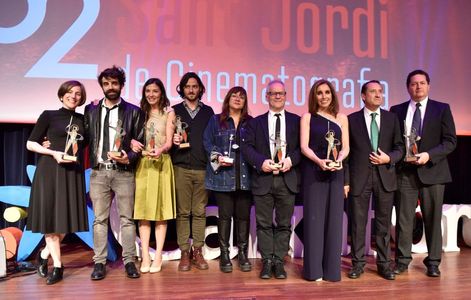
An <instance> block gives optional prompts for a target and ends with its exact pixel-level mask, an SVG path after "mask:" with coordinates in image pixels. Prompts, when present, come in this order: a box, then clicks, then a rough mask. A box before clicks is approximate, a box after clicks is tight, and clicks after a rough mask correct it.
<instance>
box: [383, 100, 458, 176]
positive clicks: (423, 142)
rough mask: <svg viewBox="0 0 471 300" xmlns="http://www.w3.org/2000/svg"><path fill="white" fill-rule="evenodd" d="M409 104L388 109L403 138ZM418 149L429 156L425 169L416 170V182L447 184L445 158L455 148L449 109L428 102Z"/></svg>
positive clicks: (446, 162)
mask: <svg viewBox="0 0 471 300" xmlns="http://www.w3.org/2000/svg"><path fill="white" fill-rule="evenodd" d="M409 102H410V101H406V102H404V103H401V104H398V105H395V106H393V107H391V111H392V112H394V113H396V114H397V116H398V118H399V123H400V127H401V134H402V135H404V120H405V119H406V115H407V109H408V107H409ZM403 139H404V136H403ZM418 146H419V152H427V153H428V154H429V155H430V160H429V161H428V162H427V163H426V164H425V165H423V166H418V167H417V175H418V177H419V179H420V181H421V182H422V183H423V184H442V183H447V182H451V174H450V168H449V167H448V160H447V159H446V156H447V155H448V154H450V153H451V152H452V151H453V150H454V149H455V148H456V130H455V122H454V121H453V116H452V114H451V110H450V105H448V104H447V103H442V102H438V101H435V100H431V99H430V98H429V99H428V102H427V107H426V109H425V115H424V120H423V125H422V136H421V139H420V142H419V143H418ZM403 165H404V164H403ZM399 170H400V168H399Z"/></svg>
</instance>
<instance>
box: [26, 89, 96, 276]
mask: <svg viewBox="0 0 471 300" xmlns="http://www.w3.org/2000/svg"><path fill="white" fill-rule="evenodd" d="M57 95H58V97H59V99H60V101H61V102H62V108H60V109H59V110H46V111H44V112H43V113H42V114H41V116H40V117H39V119H38V121H37V123H36V125H35V127H34V129H33V132H32V133H31V136H30V137H29V139H28V141H27V143H26V148H27V149H28V150H30V151H33V152H36V153H38V154H40V156H39V159H38V164H37V168H36V173H35V176H34V179H33V183H32V186H31V195H30V201H29V211H28V221H27V229H29V230H31V231H32V232H40V233H43V234H45V240H46V247H45V248H44V249H43V250H42V251H40V253H39V254H38V263H39V264H38V274H39V275H40V276H42V277H46V276H47V280H46V283H47V284H54V283H56V282H58V281H60V280H62V274H63V271H64V268H63V266H62V262H61V253H60V243H61V241H62V239H63V237H64V236H65V234H66V233H69V232H77V231H87V230H88V218H87V210H86V199H85V179H84V172H83V167H82V165H81V160H82V149H83V146H84V144H85V141H84V136H85V135H84V125H83V115H81V114H78V113H76V112H75V109H76V108H77V107H78V106H80V105H82V104H84V103H85V100H86V93H85V88H84V86H83V85H82V83H80V82H78V81H73V80H72V81H67V82H64V83H63V84H62V85H61V86H60V87H59V90H58V92H57ZM44 138H47V140H48V141H49V142H50V147H49V148H45V147H43V146H42V145H41V142H42V141H43V139H44ZM49 255H50V256H51V257H52V260H53V262H54V269H53V270H52V273H49V272H48V269H47V264H48V257H49ZM48 273H49V275H48Z"/></svg>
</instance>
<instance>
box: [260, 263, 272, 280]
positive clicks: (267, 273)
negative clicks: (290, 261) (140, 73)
mask: <svg viewBox="0 0 471 300" xmlns="http://www.w3.org/2000/svg"><path fill="white" fill-rule="evenodd" d="M272 269H273V263H272V261H271V260H265V261H264V262H263V267H262V271H260V278H262V279H270V278H271V273H272Z"/></svg>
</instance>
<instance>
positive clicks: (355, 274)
mask: <svg viewBox="0 0 471 300" xmlns="http://www.w3.org/2000/svg"><path fill="white" fill-rule="evenodd" d="M363 272H365V271H363V268H362V267H358V266H355V267H353V268H352V269H351V270H350V272H348V278H351V279H357V278H360V276H361V274H362V273H363Z"/></svg>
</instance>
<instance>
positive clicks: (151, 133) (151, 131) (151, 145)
mask: <svg viewBox="0 0 471 300" xmlns="http://www.w3.org/2000/svg"><path fill="white" fill-rule="evenodd" d="M156 135H157V130H156V129H155V125H154V122H150V124H149V125H148V126H147V128H146V141H147V144H146V148H145V149H144V150H143V151H142V155H143V156H149V153H150V152H151V151H152V150H154V149H155V137H156Z"/></svg>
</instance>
